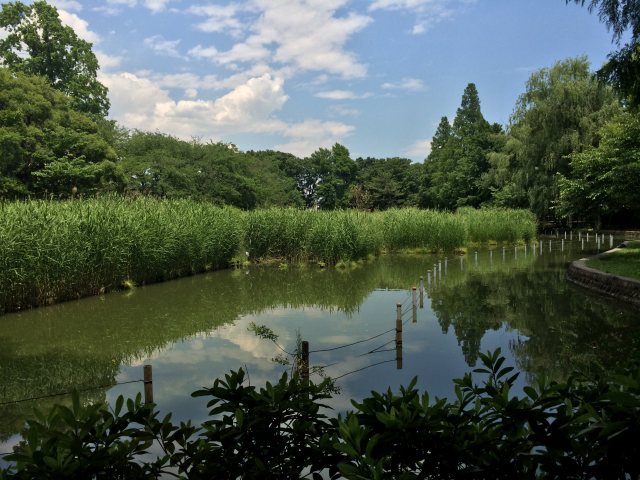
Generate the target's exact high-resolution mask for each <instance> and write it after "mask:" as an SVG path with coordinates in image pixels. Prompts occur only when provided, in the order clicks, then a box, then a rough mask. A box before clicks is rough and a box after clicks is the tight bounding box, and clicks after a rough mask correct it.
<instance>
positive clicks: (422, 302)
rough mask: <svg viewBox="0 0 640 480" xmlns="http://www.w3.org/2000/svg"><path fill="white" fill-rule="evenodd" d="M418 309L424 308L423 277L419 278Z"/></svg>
mask: <svg viewBox="0 0 640 480" xmlns="http://www.w3.org/2000/svg"><path fill="white" fill-rule="evenodd" d="M419 286H420V308H424V277H420V284H419Z"/></svg>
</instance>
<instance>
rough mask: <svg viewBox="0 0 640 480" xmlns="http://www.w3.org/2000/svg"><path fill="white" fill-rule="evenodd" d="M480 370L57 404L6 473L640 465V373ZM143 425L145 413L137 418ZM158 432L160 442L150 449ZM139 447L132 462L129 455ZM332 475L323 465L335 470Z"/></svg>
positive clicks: (492, 364)
mask: <svg viewBox="0 0 640 480" xmlns="http://www.w3.org/2000/svg"><path fill="white" fill-rule="evenodd" d="M480 359H481V361H482V367H481V368H478V369H476V370H475V371H474V373H476V374H479V375H482V376H483V378H484V380H483V382H482V383H481V384H479V385H478V384H476V383H475V382H474V381H473V377H472V375H471V374H469V373H468V374H466V375H465V376H464V377H463V378H460V379H456V380H454V384H455V398H454V399H452V400H446V399H438V398H436V399H432V398H431V397H430V396H429V394H428V393H426V392H425V393H422V394H421V393H420V392H419V391H418V389H417V388H416V379H414V380H413V381H412V382H411V383H410V384H409V385H408V386H407V387H401V388H400V391H399V393H397V394H396V393H393V392H392V391H391V390H390V389H389V390H388V391H387V392H385V393H378V392H372V393H371V396H370V397H369V398H365V399H363V400H362V401H361V402H356V401H353V402H352V403H353V406H354V408H355V410H354V411H352V412H348V413H347V414H346V416H345V417H341V416H339V417H337V418H328V417H327V416H326V415H325V414H324V413H322V411H323V410H321V408H322V407H323V405H322V404H321V402H322V401H323V400H325V399H327V398H328V395H327V394H326V393H325V392H324V390H323V387H322V385H315V384H314V383H313V382H309V383H307V382H302V381H301V380H300V378H299V377H297V376H294V377H292V378H289V377H287V375H286V374H284V375H283V376H282V377H281V378H280V380H279V381H278V382H277V383H275V384H271V383H267V384H266V386H265V387H263V388H260V389H256V388H255V387H253V386H250V385H246V384H245V383H246V379H245V374H244V371H243V370H240V371H238V372H231V373H229V374H227V375H225V378H224V379H218V380H216V381H215V382H214V384H213V386H212V387H211V388H205V389H202V390H200V391H197V392H195V393H194V394H193V396H196V397H206V398H210V400H209V401H208V403H207V406H208V408H209V409H210V411H209V414H210V419H209V420H207V421H205V422H204V423H203V425H202V426H200V427H195V426H193V425H191V423H190V422H187V423H180V425H174V424H173V423H172V422H171V417H170V415H168V416H166V417H165V418H164V419H162V420H160V419H159V418H158V415H157V412H156V410H155V407H153V406H150V407H146V406H143V405H141V404H140V400H139V398H138V399H137V400H136V401H135V402H134V401H131V400H129V401H128V402H127V410H126V412H124V413H122V406H123V404H124V400H123V399H122V397H120V398H119V399H118V400H117V401H116V406H115V410H114V411H113V412H110V411H108V409H107V407H106V406H103V405H88V406H84V407H82V406H80V405H79V402H78V401H77V397H76V401H75V402H74V406H73V408H71V409H69V408H66V407H58V408H56V409H54V411H53V412H52V413H51V414H50V416H49V417H48V420H47V421H43V420H41V421H40V422H31V423H30V424H29V426H28V429H27V431H26V433H25V437H24V440H23V441H22V442H21V443H20V444H19V445H18V446H17V447H15V449H14V453H13V454H12V455H10V456H9V457H8V458H7V459H8V460H13V461H15V462H16V464H15V465H12V466H11V467H9V468H8V469H5V470H3V471H2V473H0V476H1V477H2V478H5V479H13V478H17V479H21V478H34V477H37V478H60V477H65V478H87V477H91V476H94V475H98V476H102V475H105V476H109V478H155V477H153V475H156V476H157V475H160V474H162V473H165V474H166V473H168V472H172V475H173V476H176V477H177V478H183V479H200V478H212V477H216V478H249V479H251V478H265V477H269V478H303V477H310V476H311V477H312V478H314V479H317V478H323V477H322V476H321V473H324V474H325V475H326V476H328V477H329V478H338V477H339V476H340V475H341V476H342V477H344V478H347V479H354V480H355V479H365V478H371V479H386V478H394V479H413V478H434V479H436V478H438V479H439V478H498V479H503V478H504V479H511V478H523V479H527V478H531V479H535V478H611V479H623V478H636V477H637V476H638V474H640V462H638V455H639V454H640V446H638V442H637V441H636V440H637V435H638V433H640V432H639V430H640V427H639V425H640V377H639V376H638V372H637V371H636V372H631V373H629V372H626V373H625V374H621V375H616V376H613V377H611V378H610V379H598V378H595V379H587V378H584V377H576V376H573V377H570V378H569V379H568V380H567V381H566V382H564V383H554V382H546V381H541V382H539V383H538V384H537V385H535V386H527V387H524V394H525V396H522V397H518V396H515V395H513V393H512V390H513V387H514V382H515V379H516V378H517V376H518V374H517V373H515V374H514V373H513V367H510V366H505V363H504V362H505V359H504V357H502V356H501V355H500V350H496V351H495V352H493V353H486V354H481V355H480ZM132 424H133V425H138V427H134V426H133V425H132ZM152 439H154V440H155V441H156V442H157V443H158V444H159V446H160V448H161V449H162V451H163V453H162V454H161V456H157V457H156V458H153V459H151V460H149V459H148V458H149V456H145V457H141V455H140V454H141V453H143V452H145V451H146V450H147V448H148V447H149V446H150V445H151V440H152ZM134 459H135V460H137V462H134V461H132V460H134ZM325 478H326V477H325Z"/></svg>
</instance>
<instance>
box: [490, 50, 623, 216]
mask: <svg viewBox="0 0 640 480" xmlns="http://www.w3.org/2000/svg"><path fill="white" fill-rule="evenodd" d="M619 111H620V106H619V103H618V100H617V98H616V96H615V95H614V93H613V92H612V90H611V88H610V87H607V86H606V85H602V84H600V83H598V82H597V81H596V80H595V79H594V78H593V76H592V75H591V73H590V71H589V62H588V61H587V59H586V57H579V58H573V59H568V60H564V61H561V62H558V63H556V64H555V65H554V66H553V67H551V68H543V69H541V70H538V71H537V72H534V73H533V74H532V75H531V77H530V78H529V80H528V81H527V88H526V91H525V93H523V94H522V95H520V97H519V98H518V102H517V104H516V108H515V110H514V112H513V114H512V116H511V119H510V126H509V130H508V139H507V140H506V143H505V144H504V148H503V149H502V151H500V153H501V154H502V156H499V157H496V156H494V157H493V165H492V173H491V174H492V175H493V179H494V181H496V184H494V185H493V186H492V187H491V188H492V189H493V199H494V200H496V203H502V204H503V205H504V204H505V203H507V205H505V206H511V207H527V208H530V209H531V210H532V211H533V212H534V213H536V215H537V216H538V217H539V218H543V217H546V216H549V215H554V211H553V208H554V205H555V204H556V202H557V200H558V195H559V191H558V178H559V176H560V175H564V176H567V175H569V173H570V170H571V167H570V164H569V157H568V155H570V154H572V153H573V152H580V151H583V150H584V149H586V148H589V147H592V146H596V145H597V143H598V140H599V136H598V130H599V129H600V127H601V126H602V125H604V123H605V122H606V121H607V120H609V119H610V118H611V117H612V116H613V115H615V114H616V113H617V112H619ZM500 169H502V171H500ZM509 173H510V175H509ZM510 202H512V203H510Z"/></svg>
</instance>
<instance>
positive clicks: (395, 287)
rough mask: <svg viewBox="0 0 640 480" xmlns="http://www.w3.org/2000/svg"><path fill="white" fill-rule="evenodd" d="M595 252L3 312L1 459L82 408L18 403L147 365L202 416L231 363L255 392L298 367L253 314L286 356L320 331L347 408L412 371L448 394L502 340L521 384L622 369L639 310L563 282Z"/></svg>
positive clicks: (175, 286) (132, 388) (312, 275)
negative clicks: (52, 415) (419, 290)
mask: <svg viewBox="0 0 640 480" xmlns="http://www.w3.org/2000/svg"><path fill="white" fill-rule="evenodd" d="M585 248H586V249H587V250H582V247H581V244H580V243H579V242H577V241H574V242H570V241H564V242H563V241H562V240H561V239H553V240H552V241H551V244H549V239H545V240H544V241H543V244H542V251H541V250H540V244H538V243H537V244H536V245H535V248H534V247H532V246H531V245H530V246H528V247H527V249H526V251H525V249H524V247H523V246H520V247H518V248H517V249H516V248H514V247H506V248H505V249H503V247H495V248H493V249H486V248H485V249H479V250H478V251H477V253H476V251H475V250H473V249H471V250H470V251H469V252H468V254H467V255H465V256H456V255H451V254H449V255H447V256H446V257H445V255H415V256H404V255H388V256H382V257H380V258H378V259H376V260H374V261H371V262H368V263H365V264H362V265H359V266H357V267H355V268H350V269H346V270H336V269H320V268H317V267H314V266H308V267H289V268H287V269H278V268H260V267H253V266H252V267H250V268H248V269H244V270H234V271H221V272H214V273H210V274H206V275H200V276H195V277H190V278H185V279H181V280H176V281H172V282H168V283H164V284H158V285H151V286H146V287H141V288H136V289H134V290H132V291H128V292H120V293H113V294H109V295H105V296H102V297H95V298H88V299H83V300H80V301H75V302H68V303H65V304H61V305H55V306H52V307H47V308H42V309H37V310H32V311H27V312H21V313H16V314H9V315H5V316H2V317H0V404H2V405H0V453H3V452H7V451H9V450H10V448H11V446H12V445H14V444H16V443H17V442H18V441H19V440H20V435H19V432H20V431H21V428H22V427H23V425H24V422H25V419H26V418H28V417H30V416H31V414H32V411H33V409H34V408H39V409H42V410H46V409H47V408H49V407H50V406H51V405H52V404H54V403H56V402H58V403H60V402H62V403H67V402H70V399H69V396H68V395H61V396H57V397H49V398H43V399H39V400H31V401H21V400H23V399H26V398H33V397H42V396H47V395H51V394H54V393H59V392H68V391H70V390H72V389H74V388H76V389H88V390H87V391H84V392H83V393H82V396H83V397H84V398H85V400H86V401H95V400H107V401H109V402H112V401H114V400H115V398H117V396H118V395H125V396H135V395H136V394H137V393H138V392H142V388H143V385H142V383H140V382H134V381H136V380H140V379H141V378H142V370H143V365H144V364H151V365H153V375H154V383H153V385H154V400H155V402H156V403H157V404H158V407H159V409H160V410H161V411H162V412H173V414H174V420H183V419H188V418H190V419H192V420H194V421H196V422H198V421H199V420H202V419H204V417H205V416H206V408H205V404H206V399H205V400H203V399H202V398H198V399H193V398H191V397H190V395H189V394H190V393H191V392H192V391H194V390H196V389H198V388H200V387H202V386H209V385H211V384H212V383H213V380H214V379H215V378H217V377H220V376H222V375H224V374H225V373H226V372H228V371H229V370H231V369H239V368H245V369H247V370H248V373H249V378H250V381H251V383H252V384H253V385H257V386H261V385H263V384H264V383H265V382H266V381H270V380H271V381H273V380H276V379H277V378H279V376H280V375H281V374H282V372H283V371H285V370H287V368H286V367H283V366H281V365H280V364H278V363H276V362H274V361H273V358H274V357H276V356H278V355H279V354H282V350H281V349H280V348H279V347H278V346H276V345H275V344H274V343H272V342H271V341H269V340H263V339H260V338H258V337H256V336H255V335H254V334H253V333H251V332H250V331H248V326H249V325H250V323H251V322H255V323H256V324H259V325H265V326H268V327H269V328H270V329H272V330H273V331H274V332H275V333H276V334H277V335H278V336H279V338H278V344H279V345H280V346H281V347H282V348H284V350H287V351H289V352H291V351H293V350H295V348H296V342H297V338H298V336H299V337H300V338H301V339H303V340H307V341H309V343H310V350H311V352H312V353H311V356H310V362H311V364H312V365H316V366H318V365H328V366H327V367H326V369H325V373H326V374H327V375H330V376H332V377H334V378H338V377H339V378H338V380H337V384H338V386H339V387H340V388H341V394H339V395H337V396H336V397H335V398H334V399H333V401H332V402H331V405H332V407H333V408H335V409H336V410H339V411H341V410H346V409H348V408H349V407H350V402H349V399H350V398H355V399H359V398H362V397H363V396H365V395H368V394H369V392H370V391H371V390H383V389H384V390H386V389H387V388H388V387H391V388H392V389H397V388H398V386H400V385H403V384H407V383H408V382H409V381H410V380H411V378H412V377H414V376H417V377H418V385H419V386H420V387H421V388H423V389H427V390H428V391H429V392H430V394H431V396H432V397H433V396H441V397H443V396H450V395H451V393H452V392H453V387H452V381H451V380H452V378H456V377H459V376H462V375H463V374H464V373H465V372H467V371H469V370H470V369H471V368H472V367H474V366H475V365H476V364H477V363H478V353H479V352H486V351H487V350H493V349H496V348H498V347H500V348H501V349H502V352H503V354H504V355H505V356H506V357H507V362H508V363H509V364H511V365H513V366H515V367H517V369H518V370H520V371H521V372H522V374H521V376H520V378H519V387H522V386H523V385H525V384H526V383H531V382H534V381H535V380H536V378H538V377H540V376H541V375H545V376H547V377H551V378H554V379H562V378H564V377H565V376H566V375H567V374H568V373H569V372H570V371H572V370H575V369H585V368H593V367H592V365H594V364H597V365H599V366H600V367H604V368H612V367H614V366H616V365H624V364H626V363H628V362H629V360H630V359H632V358H634V359H637V358H638V357H639V355H640V354H639V353H638V352H639V351H640V348H638V347H639V346H640V321H639V320H640V319H639V318H638V311H637V309H633V308H631V307H626V306H625V305H621V304H619V303H618V302H611V301H608V300H605V299H603V298H601V297H597V296H592V295H590V294H589V293H587V292H585V291H582V290H579V289H577V288H575V287H573V286H571V285H569V284H568V283H567V282H566V281H565V272H566V267H567V264H568V262H570V261H571V260H573V259H575V258H580V257H583V256H585V255H586V254H587V253H590V251H589V250H588V249H589V248H595V244H594V243H593V242H591V244H590V245H589V244H588V245H586V247H585ZM434 271H435V273H434ZM420 276H423V277H424V283H425V294H424V297H423V299H422V308H421V306H420V299H419V296H418V305H417V307H416V309H415V315H414V312H413V308H412V295H411V287H412V286H418V283H419V278H420ZM397 304H401V305H402V308H401V311H402V319H403V324H404V325H403V337H402V339H403V343H402V368H401V369H399V368H398V366H399V365H398V362H397V352H396V348H395V346H396V345H395V343H394V340H395V331H394V329H395V324H396V313H397V311H396V305H397ZM371 337H376V338H372V339H371V340H368V341H362V342H360V341H361V340H366V339H369V338H371ZM354 342H360V343H356V344H355V345H352V346H350V347H345V348H337V349H336V348H335V347H341V346H343V345H346V344H350V343H354ZM318 350H324V351H320V352H318ZM351 372H353V373H351ZM316 379H318V377H316ZM125 382H134V383H125ZM116 383H118V384H120V385H116V386H113V387H103V388H96V389H94V388H93V387H97V386H106V385H113V384H116ZM12 402H15V403H12Z"/></svg>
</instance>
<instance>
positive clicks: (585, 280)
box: [567, 248, 640, 306]
mask: <svg viewBox="0 0 640 480" xmlns="http://www.w3.org/2000/svg"><path fill="white" fill-rule="evenodd" d="M616 250H618V249H617V248H614V249H613V250H609V252H614V251H616ZM609 252H605V253H601V254H600V255H607V254H608V253H609ZM600 255H597V256H600ZM585 260H586V258H583V259H580V260H576V261H575V262H572V263H571V265H569V270H567V280H569V281H570V282H572V283H574V284H576V285H579V286H581V287H584V288H587V289H589V290H592V291H594V292H597V293H600V294H602V295H607V296H609V297H614V298H619V299H620V300H624V301H626V302H630V303H632V304H635V305H638V306H640V281H639V280H635V279H633V278H627V277H621V276H619V275H613V274H611V273H606V272H602V271H600V270H595V269H593V268H589V267H587V265H586V264H585Z"/></svg>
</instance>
